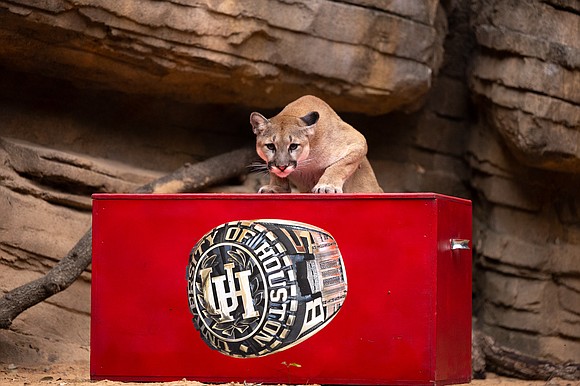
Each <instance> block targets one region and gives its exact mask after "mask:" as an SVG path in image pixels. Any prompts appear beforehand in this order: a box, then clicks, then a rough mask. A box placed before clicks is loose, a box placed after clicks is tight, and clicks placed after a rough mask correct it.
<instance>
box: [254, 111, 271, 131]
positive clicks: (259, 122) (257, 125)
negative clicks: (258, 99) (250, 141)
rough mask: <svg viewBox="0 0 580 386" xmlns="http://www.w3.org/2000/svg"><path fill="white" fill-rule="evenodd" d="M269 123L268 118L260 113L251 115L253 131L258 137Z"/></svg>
mask: <svg viewBox="0 0 580 386" xmlns="http://www.w3.org/2000/svg"><path fill="white" fill-rule="evenodd" d="M268 122H269V121H268V119H266V117H264V116H263V115H262V114H260V113H256V112H253V113H252V114H250V123H251V124H252V130H253V131H254V134H256V135H258V134H260V133H261V132H262V131H263V129H264V128H263V127H262V126H263V125H265V124H266V123H268Z"/></svg>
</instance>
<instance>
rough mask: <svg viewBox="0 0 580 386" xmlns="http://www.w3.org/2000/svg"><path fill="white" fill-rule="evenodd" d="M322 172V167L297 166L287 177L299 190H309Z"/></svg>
mask: <svg viewBox="0 0 580 386" xmlns="http://www.w3.org/2000/svg"><path fill="white" fill-rule="evenodd" d="M323 173H324V169H322V168H317V167H312V166H310V167H306V166H305V167H300V166H299V167H298V169H296V170H295V171H294V172H293V173H292V174H290V175H289V176H288V178H289V180H290V182H292V183H293V184H294V185H295V186H296V188H298V190H299V191H300V192H310V191H311V190H312V188H314V185H316V184H317V183H318V180H320V177H322V174H323Z"/></svg>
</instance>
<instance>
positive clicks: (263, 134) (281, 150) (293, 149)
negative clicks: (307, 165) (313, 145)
mask: <svg viewBox="0 0 580 386" xmlns="http://www.w3.org/2000/svg"><path fill="white" fill-rule="evenodd" d="M311 114H315V120H314V121H313V122H312V119H310V120H309V119H307V118H311V117H310V114H309V115H307V116H305V117H293V116H276V117H274V118H272V119H270V120H268V119H266V118H264V117H263V116H262V115H261V114H259V113H252V115H251V116H250V121H251V123H252V127H253V129H254V133H255V134H256V151H257V153H258V155H259V156H260V158H262V159H263V160H264V161H266V163H267V165H268V169H269V170H270V172H271V173H274V174H276V175H277V176H278V177H280V178H286V177H288V176H289V175H290V174H291V173H292V172H293V171H294V170H296V168H298V167H299V165H300V163H301V162H303V161H304V160H305V159H307V158H308V154H309V153H310V145H309V143H310V142H309V137H310V136H311V135H313V133H314V124H315V123H316V121H317V120H318V113H316V112H314V113H311Z"/></svg>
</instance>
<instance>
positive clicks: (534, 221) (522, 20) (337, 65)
mask: <svg viewBox="0 0 580 386" xmlns="http://www.w3.org/2000/svg"><path fill="white" fill-rule="evenodd" d="M218 4H219V5H218ZM244 4H245V3H244ZM263 4H266V3H261V2H249V3H248V4H246V5H245V6H244V7H241V6H240V5H238V2H221V3H220V2H212V1H203V0H196V1H187V2H186V1H180V0H165V1H149V0H140V1H138V2H137V1H136V2H131V3H130V4H129V3H124V2H107V1H98V0H91V1H88V0H86V1H85V0H83V1H66V0H54V1H50V2H35V3H32V2H29V1H20V0H11V1H1V0H0V69H2V71H1V72H0V86H1V87H0V138H1V140H0V159H1V160H2V162H0V213H2V217H3V218H6V219H7V220H4V221H3V223H2V225H0V289H1V290H2V291H3V292H6V291H8V290H10V289H11V288H14V287H15V286H17V285H19V284H22V283H24V282H26V281H28V280H30V279H33V278H36V277H38V276H40V275H42V274H43V273H45V272H46V271H47V270H48V269H49V268H50V267H51V266H53V265H54V264H55V262H57V261H58V260H59V259H60V258H61V257H62V256H64V255H65V254H66V252H67V251H68V249H70V247H71V246H72V245H74V243H75V242H76V241H77V240H78V239H79V238H80V236H81V235H82V234H84V232H85V231H86V230H87V229H88V227H89V225H90V199H89V196H90V194H91V193H93V192H123V191H131V190H133V189H134V188H135V187H136V186H139V185H140V184H142V183H144V182H145V181H149V180H151V179H153V178H156V177H159V176H160V175H163V174H165V173H168V172H170V171H171V170H174V169H176V168H178V167H179V166H181V165H182V164H183V163H186V162H196V161H199V160H203V159H206V158H208V157H210V156H213V155H216V154H219V153H222V152H226V151H229V150H232V149H234V148H237V147H239V146H242V145H245V144H251V143H252V141H253V135H252V133H251V130H250V125H249V123H248V116H249V113H250V112H251V111H254V110H257V111H260V112H262V113H264V114H265V115H267V116H268V115H274V114H275V113H276V112H277V111H278V110H279V109H280V108H281V107H283V106H284V105H285V104H286V103H288V102H289V101H291V100H293V99H295V98H296V97H298V96H300V95H303V94H305V93H312V94H316V95H318V96H320V97H322V98H323V99H325V100H327V101H328V102H329V103H330V104H331V105H332V106H333V107H334V108H335V109H336V110H337V111H339V113H340V114H341V116H342V117H343V119H345V120H346V121H348V122H349V123H351V124H353V126H355V127H356V128H358V129H359V130H360V131H362V132H363V134H365V136H366V137H367V140H368V142H369V157H370V159H371V162H372V164H373V166H374V168H375V171H376V172H377V176H378V179H379V181H380V183H381V185H382V186H383V188H384V189H385V191H387V192H414V191H435V192H440V193H445V194H451V195H456V196H460V197H467V198H471V199H472V200H473V203H474V240H473V248H474V316H475V317H476V320H477V327H478V328H479V329H481V330H482V331H483V332H485V333H486V334H488V335H489V336H491V337H493V338H494V339H495V340H496V342H499V344H501V345H502V346H504V347H507V348H511V349H515V350H517V351H519V352H520V353H523V354H528V355H530V356H532V357H534V358H538V359H547V360H550V361H554V362H557V363H563V362H567V361H576V362H577V361H578V358H580V336H579V334H578V331H579V330H580V328H579V325H580V309H579V308H578V305H579V304H580V209H579V208H580V196H579V195H578V192H580V100H579V96H578V90H579V89H580V88H579V87H578V85H579V84H580V79H579V77H580V59H579V58H580V47H579V44H580V43H578V39H577V38H576V36H578V32H579V31H580V16H579V15H580V7H579V6H578V2H575V1H570V0H546V1H539V0H537V1H526V2H522V1H510V0H508V1H499V0H498V1H493V0H489V1H487V0H485V1H484V0H476V1H472V2H463V1H457V0H446V1H441V3H439V2H438V1H432V0H423V1H420V0H404V1H403V0H401V1H374V0H360V1H354V0H353V1H350V0H348V1H341V2H335V1H330V0H321V1H316V2H306V1H304V2H302V1H295V2H286V1H272V2H268V3H267V4H268V6H267V7H266V6H264V5H263ZM262 177H263V176H260V175H252V176H250V177H247V178H244V179H242V180H236V181H231V183H230V184H229V185H228V186H219V187H215V188H213V189H212V191H242V192H254V191H256V190H257V187H258V186H259V185H260V181H259V179H260V178H262ZM89 288H90V269H89V270H88V271H87V272H85V274H83V277H82V278H81V280H79V281H77V283H75V285H74V286H73V288H71V289H68V290H67V291H64V292H63V293H61V294H59V295H57V296H55V297H53V298H51V299H49V300H48V301H46V302H44V303H42V304H41V305H39V306H36V307H33V308H32V309H30V310H28V311H27V312H25V313H24V314H23V315H21V317H19V318H18V319H17V320H16V321H15V322H14V323H13V325H12V327H11V329H10V330H0V362H7V361H8V362H9V361H14V362H17V363H24V362H26V361H28V362H39V361H54V360H62V359H63V358H64V359H65V360H66V359H67V358H68V359H70V358H81V359H85V360H86V359H87V357H88V345H89V339H88V324H89V317H90V307H89V304H90V303H89V302H90V299H89ZM65 311H66V312H65ZM64 323H66V324H67V325H70V326H76V327H71V328H67V329H62V328H60V327H61V326H62V325H63V324H64ZM73 348H74V350H73ZM67 353H68V354H67ZM488 370H497V369H494V368H489V369H488Z"/></svg>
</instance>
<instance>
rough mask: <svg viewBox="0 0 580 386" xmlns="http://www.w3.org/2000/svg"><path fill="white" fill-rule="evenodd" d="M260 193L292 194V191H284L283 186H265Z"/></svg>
mask: <svg viewBox="0 0 580 386" xmlns="http://www.w3.org/2000/svg"><path fill="white" fill-rule="evenodd" d="M258 193H290V191H288V190H286V189H284V188H283V187H281V186H276V185H264V186H262V187H261V188H260V190H258Z"/></svg>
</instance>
